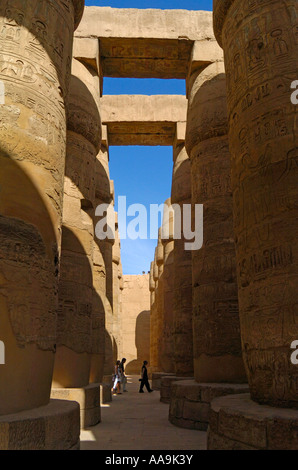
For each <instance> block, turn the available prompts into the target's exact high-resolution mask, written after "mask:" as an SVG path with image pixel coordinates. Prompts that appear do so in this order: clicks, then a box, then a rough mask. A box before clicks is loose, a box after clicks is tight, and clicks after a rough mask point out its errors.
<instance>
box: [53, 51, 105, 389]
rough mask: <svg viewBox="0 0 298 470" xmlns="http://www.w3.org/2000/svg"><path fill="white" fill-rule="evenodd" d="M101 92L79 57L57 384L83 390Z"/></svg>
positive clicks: (71, 111) (71, 119) (72, 105)
mask: <svg viewBox="0 0 298 470" xmlns="http://www.w3.org/2000/svg"><path fill="white" fill-rule="evenodd" d="M97 94H99V77H98V76H96V75H95V73H94V72H93V71H92V70H91V69H89V68H87V67H86V66H85V65H83V64H81V63H80V62H78V61H77V60H75V59H74V60H73V67H72V76H71V84H70V96H69V107H68V123H67V125H68V134H67V157H66V168H65V183H64V202H63V229H62V257H61V277H60V283H59V313H58V338H57V352H56V359H55V368H54V376H53V383H54V387H72V388H73V387H76V388H80V387H84V386H86V385H88V384H89V374H90V364H91V362H90V361H91V350H92V348H91V346H92V304H93V249H94V223H93V215H94V200H95V168H96V155H97V154H98V151H99V146H100V140H101V122H100V115H99V110H98V99H97Z"/></svg>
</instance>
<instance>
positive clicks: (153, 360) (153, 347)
mask: <svg viewBox="0 0 298 470" xmlns="http://www.w3.org/2000/svg"><path fill="white" fill-rule="evenodd" d="M151 282H152V284H153V283H154V303H153V304H152V306H151V317H150V371H151V372H152V373H153V372H157V371H159V363H158V349H157V341H158V330H157V326H158V307H157V305H158V265H157V247H156V248H155V254H154V261H153V265H152V281H151Z"/></svg>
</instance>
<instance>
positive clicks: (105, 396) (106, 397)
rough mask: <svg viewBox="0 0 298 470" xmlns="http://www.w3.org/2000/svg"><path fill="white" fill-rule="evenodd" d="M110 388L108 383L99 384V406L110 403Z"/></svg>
mask: <svg viewBox="0 0 298 470" xmlns="http://www.w3.org/2000/svg"><path fill="white" fill-rule="evenodd" d="M111 389H112V387H111V385H110V384H109V383H101V384H100V404H101V405H104V404H105V403H110V402H111V401H112V390H111Z"/></svg>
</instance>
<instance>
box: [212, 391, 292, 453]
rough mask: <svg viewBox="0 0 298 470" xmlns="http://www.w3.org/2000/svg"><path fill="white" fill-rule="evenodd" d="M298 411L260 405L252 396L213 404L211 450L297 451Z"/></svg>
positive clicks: (218, 399) (221, 400) (243, 396)
mask: <svg viewBox="0 0 298 470" xmlns="http://www.w3.org/2000/svg"><path fill="white" fill-rule="evenodd" d="M297 448H298V411H296V410H290V409H283V408H275V407H271V406H266V405H259V404H258V403H255V402H254V401H252V400H251V399H250V396H249V394H244V395H234V396H231V395H230V396H227V397H221V398H216V399H215V400H214V401H213V402H212V403H211V414H210V426H209V431H208V450H216V449H226V450H253V449H264V450H265V449H266V450H297Z"/></svg>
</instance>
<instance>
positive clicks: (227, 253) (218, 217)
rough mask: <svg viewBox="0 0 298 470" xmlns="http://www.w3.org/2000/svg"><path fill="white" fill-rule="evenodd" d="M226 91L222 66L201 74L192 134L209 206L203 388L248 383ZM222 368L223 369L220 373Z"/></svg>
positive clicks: (197, 357) (199, 272)
mask: <svg viewBox="0 0 298 470" xmlns="http://www.w3.org/2000/svg"><path fill="white" fill-rule="evenodd" d="M225 87H226V85H225V73H224V66H223V64H222V63H217V64H212V65H210V66H209V67H207V68H206V69H205V70H204V71H203V72H200V71H199V72H196V75H195V76H194V78H193V85H192V89H191V90H190V97H189V109H188V120H187V130H186V147H187V151H188V154H189V156H190V160H191V172H192V203H193V205H194V204H203V205H204V244H203V247H202V248H201V249H200V250H198V251H194V252H193V254H192V264H193V266H192V269H193V328H194V368H195V379H196V380H197V381H199V382H200V381H201V382H205V381H207V382H222V381H226V382H229V381H230V382H231V381H232V382H235V381H236V382H237V381H239V382H242V381H243V380H245V373H244V367H243V363H242V358H241V340H240V322H239V311H238V295H237V280H236V259H235V248H234V239H233V213H232V211H233V209H232V202H231V193H232V191H231V179H230V155H229V148H228V138H227V112H226V91H225ZM212 361H214V362H212ZM217 363H220V364H221V366H218V367H216V364H217ZM223 364H225V366H224V367H223Z"/></svg>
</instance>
